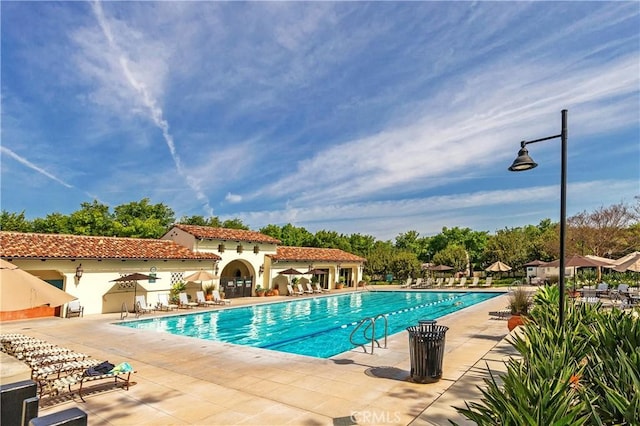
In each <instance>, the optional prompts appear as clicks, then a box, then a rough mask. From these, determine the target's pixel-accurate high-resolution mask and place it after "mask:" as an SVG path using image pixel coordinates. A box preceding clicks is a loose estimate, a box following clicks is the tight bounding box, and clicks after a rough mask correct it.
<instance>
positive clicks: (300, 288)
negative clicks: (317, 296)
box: [296, 284, 313, 294]
mask: <svg viewBox="0 0 640 426" xmlns="http://www.w3.org/2000/svg"><path fill="white" fill-rule="evenodd" d="M296 286H297V287H298V291H299V292H302V293H303V294H313V290H305V289H303V288H302V284H296Z"/></svg>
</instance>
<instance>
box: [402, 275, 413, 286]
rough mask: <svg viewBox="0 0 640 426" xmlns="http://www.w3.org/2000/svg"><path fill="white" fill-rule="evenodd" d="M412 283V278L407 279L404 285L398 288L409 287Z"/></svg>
mask: <svg viewBox="0 0 640 426" xmlns="http://www.w3.org/2000/svg"><path fill="white" fill-rule="evenodd" d="M412 282H413V278H411V277H409V278H407V281H406V282H405V283H404V284H400V288H405V287H411V283H412Z"/></svg>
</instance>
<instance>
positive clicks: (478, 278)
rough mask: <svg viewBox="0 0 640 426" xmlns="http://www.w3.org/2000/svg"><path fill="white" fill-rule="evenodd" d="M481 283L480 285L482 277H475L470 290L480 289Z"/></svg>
mask: <svg viewBox="0 0 640 426" xmlns="http://www.w3.org/2000/svg"><path fill="white" fill-rule="evenodd" d="M479 283H480V277H473V281H471V284H469V285H468V286H467V287H469V288H472V287H478V284H479Z"/></svg>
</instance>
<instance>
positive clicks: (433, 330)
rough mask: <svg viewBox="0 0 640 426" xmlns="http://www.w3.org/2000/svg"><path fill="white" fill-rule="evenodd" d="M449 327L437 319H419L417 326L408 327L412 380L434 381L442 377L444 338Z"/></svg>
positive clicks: (419, 381) (420, 381) (417, 381)
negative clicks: (439, 323) (440, 323)
mask: <svg viewBox="0 0 640 426" xmlns="http://www.w3.org/2000/svg"><path fill="white" fill-rule="evenodd" d="M447 330H449V327H446V326H444V325H437V324H436V321H432V320H425V321H419V322H418V325H417V326H412V327H407V331H408V332H409V355H410V357H411V380H412V381H414V382H416V383H434V382H437V381H438V380H440V378H441V377H442V359H443V357H444V338H445V334H446V333H447Z"/></svg>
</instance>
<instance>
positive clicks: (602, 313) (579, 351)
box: [457, 286, 640, 425]
mask: <svg viewBox="0 0 640 426" xmlns="http://www.w3.org/2000/svg"><path fill="white" fill-rule="evenodd" d="M533 299H534V301H535V304H534V306H533V308H532V309H531V313H530V321H529V323H528V325H527V326H525V327H523V328H522V329H521V330H522V332H521V333H517V334H514V335H512V336H511V337H510V339H511V341H510V343H511V344H512V345H513V346H514V348H515V349H516V350H517V351H518V353H519V356H518V357H517V358H512V359H510V360H509V361H508V362H507V363H506V366H507V371H506V373H505V374H504V375H501V376H499V377H494V376H493V375H492V377H491V378H490V379H485V385H486V388H484V389H482V388H481V392H482V400H481V402H472V403H466V408H457V410H458V411H459V412H460V413H461V414H463V415H464V416H465V417H467V418H468V419H470V420H473V421H475V422H476V423H477V424H478V425H542V424H544V425H631V424H640V320H638V318H636V317H634V316H633V315H629V314H628V313H625V312H622V311H619V310H617V309H612V310H602V309H600V307H599V306H591V305H589V304H580V305H575V304H573V303H568V304H567V305H566V306H564V307H563V308H564V309H565V312H566V319H565V323H564V326H563V327H558V323H557V318H558V301H559V292H558V288H557V286H553V287H542V288H541V289H540V290H539V291H538V292H537V293H536V295H535V296H534V298H533Z"/></svg>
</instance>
